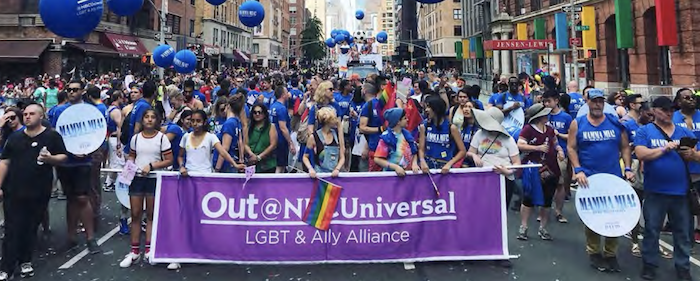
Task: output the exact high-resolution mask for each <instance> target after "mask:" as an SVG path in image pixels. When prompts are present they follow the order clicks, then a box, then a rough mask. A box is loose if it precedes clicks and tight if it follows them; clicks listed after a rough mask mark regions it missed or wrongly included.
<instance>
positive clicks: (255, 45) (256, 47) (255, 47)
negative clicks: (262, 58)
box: [253, 43, 260, 54]
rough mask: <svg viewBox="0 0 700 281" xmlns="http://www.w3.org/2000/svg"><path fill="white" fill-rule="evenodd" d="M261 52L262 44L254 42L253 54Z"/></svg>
mask: <svg viewBox="0 0 700 281" xmlns="http://www.w3.org/2000/svg"><path fill="white" fill-rule="evenodd" d="M258 53H260V45H258V43H253V54H258Z"/></svg>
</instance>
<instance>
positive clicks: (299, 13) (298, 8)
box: [289, 0, 307, 62]
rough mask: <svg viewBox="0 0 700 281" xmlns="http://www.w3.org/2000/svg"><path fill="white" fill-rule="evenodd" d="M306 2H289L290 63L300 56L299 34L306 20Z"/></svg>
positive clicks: (293, 0) (304, 0) (302, 0)
mask: <svg viewBox="0 0 700 281" xmlns="http://www.w3.org/2000/svg"><path fill="white" fill-rule="evenodd" d="M305 7H306V0H289V26H290V29H289V35H291V41H290V43H289V48H290V57H291V59H290V60H291V61H292V62H295V61H297V60H298V59H299V58H301V56H302V52H301V47H299V46H301V32H302V31H303V30H304V25H305V24H306V20H307V13H306V8H305Z"/></svg>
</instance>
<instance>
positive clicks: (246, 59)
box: [233, 49, 250, 62]
mask: <svg viewBox="0 0 700 281" xmlns="http://www.w3.org/2000/svg"><path fill="white" fill-rule="evenodd" d="M233 55H234V56H236V59H237V60H238V61H240V62H249V61H250V58H249V57H248V56H246V54H245V53H243V52H241V51H239V50H237V49H234V50H233Z"/></svg>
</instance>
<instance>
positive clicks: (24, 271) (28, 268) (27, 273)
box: [19, 262, 34, 278]
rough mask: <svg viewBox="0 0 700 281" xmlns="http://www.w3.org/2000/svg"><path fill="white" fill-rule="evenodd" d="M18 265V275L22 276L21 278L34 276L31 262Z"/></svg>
mask: <svg viewBox="0 0 700 281" xmlns="http://www.w3.org/2000/svg"><path fill="white" fill-rule="evenodd" d="M19 267H20V276H22V278H26V277H32V276H34V268H33V267H32V263H31V262H25V263H23V264H21V265H20V266H19Z"/></svg>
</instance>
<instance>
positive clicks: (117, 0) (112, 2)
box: [107, 0, 143, 17]
mask: <svg viewBox="0 0 700 281" xmlns="http://www.w3.org/2000/svg"><path fill="white" fill-rule="evenodd" d="M107 6H108V7H109V10H110V11H112V12H113V13H115V14H117V15H119V16H122V17H129V16H133V15H134V14H136V13H137V12H138V11H139V10H141V6H143V0H107Z"/></svg>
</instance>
